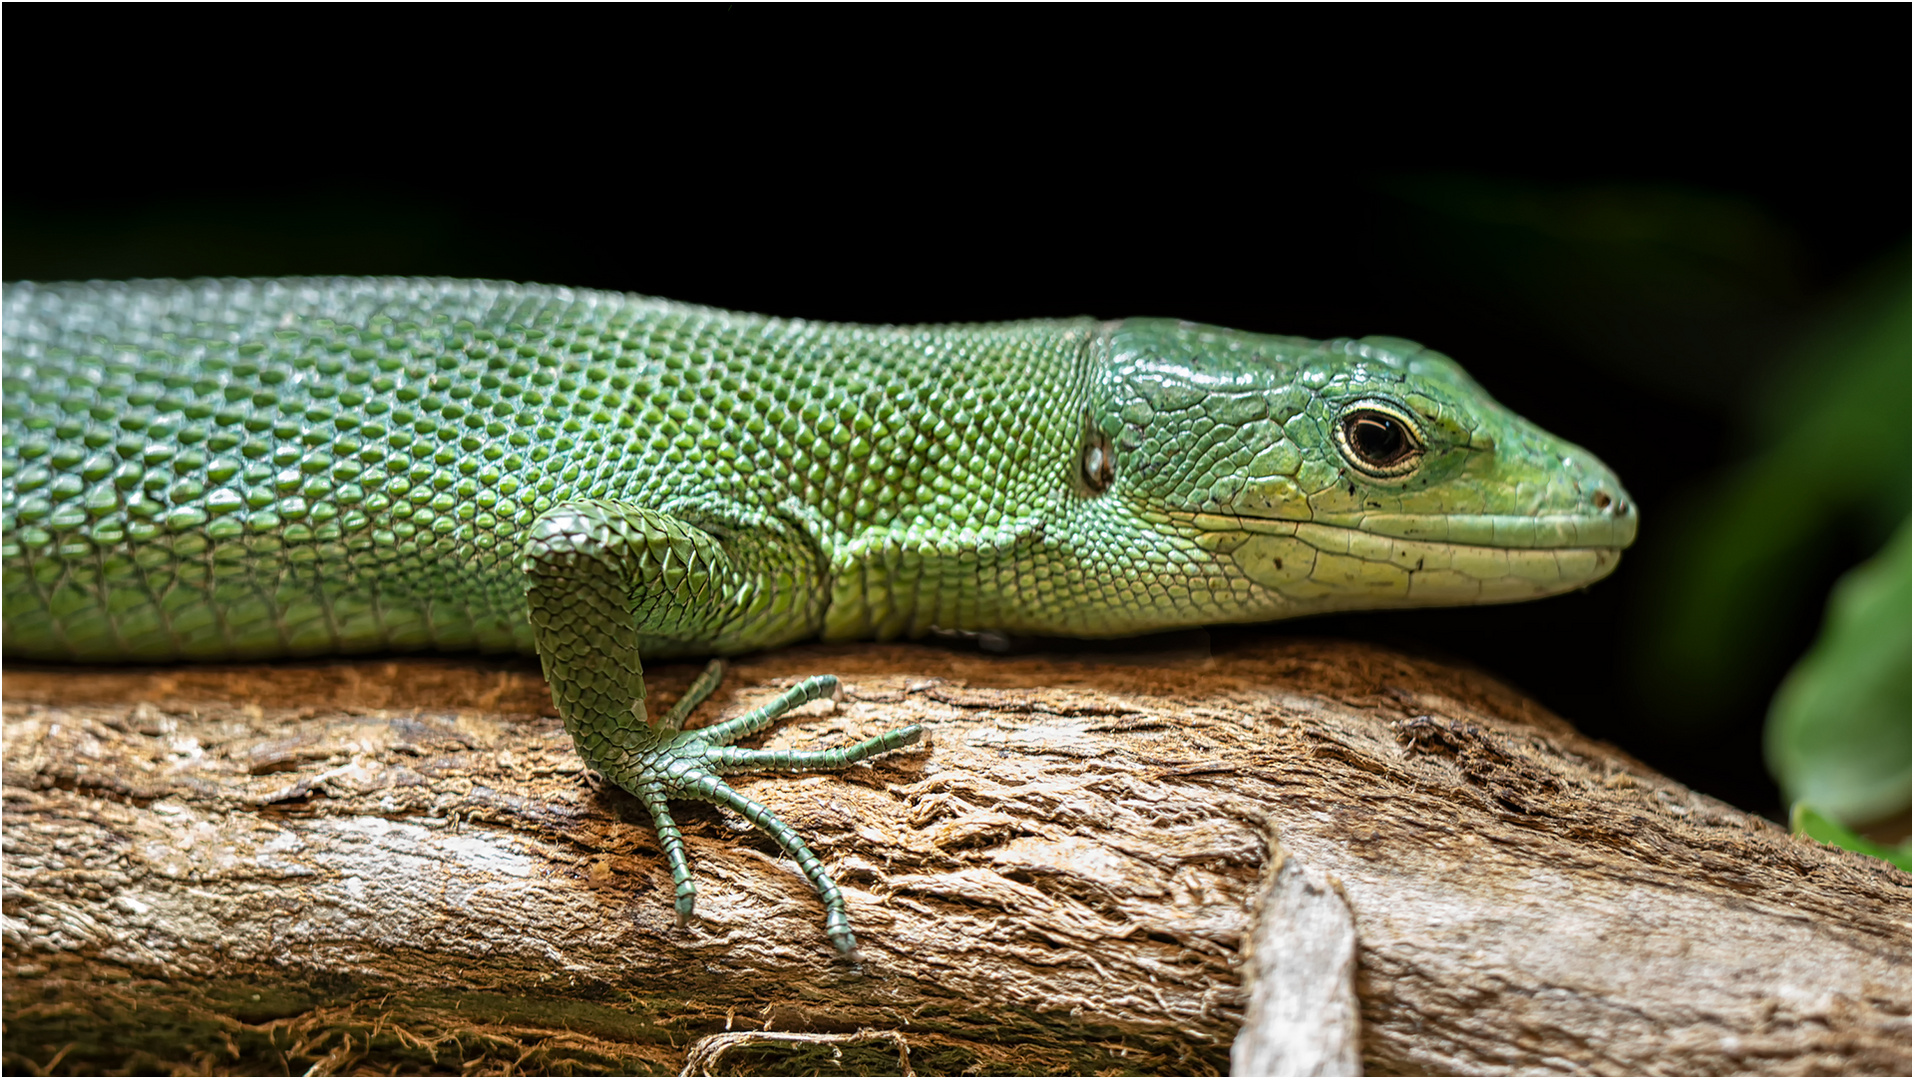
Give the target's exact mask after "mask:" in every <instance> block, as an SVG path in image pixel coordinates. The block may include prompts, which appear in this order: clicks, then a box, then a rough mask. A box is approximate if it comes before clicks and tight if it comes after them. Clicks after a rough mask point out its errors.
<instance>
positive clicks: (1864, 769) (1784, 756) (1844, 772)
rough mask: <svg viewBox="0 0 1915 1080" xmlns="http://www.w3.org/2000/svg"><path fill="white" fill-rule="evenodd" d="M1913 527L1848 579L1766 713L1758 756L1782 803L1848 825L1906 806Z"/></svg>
mask: <svg viewBox="0 0 1915 1080" xmlns="http://www.w3.org/2000/svg"><path fill="white" fill-rule="evenodd" d="M1909 558H1910V551H1909V525H1908V522H1906V521H1904V522H1903V523H1902V527H1901V529H1900V530H1898V531H1897V532H1896V534H1895V537H1894V538H1893V539H1892V540H1890V541H1889V543H1888V545H1887V546H1886V547H1884V548H1883V549H1882V550H1881V551H1880V552H1879V553H1877V554H1876V555H1875V557H1874V558H1871V559H1870V560H1868V561H1867V562H1865V563H1863V564H1862V565H1860V566H1858V567H1856V568H1855V569H1854V570H1851V571H1849V572H1848V574H1846V575H1844V576H1843V578H1842V580H1841V581H1839V582H1837V583H1836V586H1835V589H1834V591H1833V592H1832V593H1831V594H1830V596H1829V610H1828V618H1827V619H1826V620H1825V621H1824V622H1823V625H1822V634H1821V636H1820V637H1819V638H1817V639H1816V642H1815V645H1814V646H1813V647H1812V648H1810V649H1809V651H1808V654H1807V655H1805V656H1803V657H1802V659H1801V661H1800V662H1799V663H1797V664H1796V665H1795V668H1794V670H1792V671H1790V672H1789V675H1788V678H1787V679H1785V680H1783V683H1782V687H1781V689H1780V690H1778V691H1776V695H1775V701H1774V703H1773V704H1772V705H1771V706H1770V709H1769V723H1768V730H1767V731H1766V732H1765V734H1764V741H1763V750H1764V752H1765V754H1766V756H1767V757H1768V762H1769V771H1770V772H1771V773H1773V774H1774V776H1775V779H1776V782H1777V783H1778V784H1780V785H1781V786H1782V794H1783V797H1784V799H1786V800H1787V801H1788V802H1790V803H1796V804H1807V805H1810V806H1813V807H1815V808H1816V809H1817V810H1818V811H1819V812H1821V813H1822V814H1825V815H1827V816H1828V817H1830V818H1832V819H1834V820H1836V821H1839V822H1842V823H1844V824H1847V825H1862V824H1865V823H1867V822H1870V821H1875V820H1878V819H1881V818H1884V817H1887V816H1889V815H1890V814H1894V813H1898V812H1900V811H1902V810H1904V809H1906V808H1907V807H1908V804H1909V735H1910V704H1911V702H1910V691H1909V685H1910V684H1909V680H1910V678H1911V675H1912V674H1915V672H1911V667H1910V662H1909V655H1910V649H1911V647H1915V640H1911V633H1910V624H1909V616H1910V570H1909Z"/></svg>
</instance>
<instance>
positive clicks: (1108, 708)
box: [4, 637, 1910, 1075]
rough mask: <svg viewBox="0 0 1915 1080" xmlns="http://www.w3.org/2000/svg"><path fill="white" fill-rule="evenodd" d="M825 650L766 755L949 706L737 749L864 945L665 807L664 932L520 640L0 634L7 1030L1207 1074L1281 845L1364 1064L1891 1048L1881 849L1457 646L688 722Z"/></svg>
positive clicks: (1673, 1066) (1178, 665)
mask: <svg viewBox="0 0 1915 1080" xmlns="http://www.w3.org/2000/svg"><path fill="white" fill-rule="evenodd" d="M695 671H696V668H695V667H694V666H688V665H680V666H661V667H657V668H655V669H654V670H653V671H652V672H651V675H652V678H653V683H654V686H655V688H656V691H655V697H654V701H655V702H661V703H662V702H667V701H670V700H671V699H672V698H673V697H674V696H675V695H676V694H677V693H678V692H679V691H680V690H682V688H683V687H684V686H685V685H687V684H688V683H689V682H690V680H691V677H692V675H693V674H694V673H695ZM819 672H835V673H837V674H839V675H840V676H842V677H843V678H844V679H845V681H846V690H847V693H846V696H845V699H844V701H843V702H842V704H841V705H839V706H838V707H837V708H836V709H835V710H832V709H830V708H829V703H820V704H817V705H813V706H809V707H807V708H806V709H805V710H803V711H802V712H801V714H799V715H798V716H796V717H795V718H793V719H792V720H791V721H790V722H787V723H784V724H783V725H781V726H779V727H777V728H775V729H774V730H773V731H772V732H771V733H770V734H768V735H766V736H764V737H763V738H762V739H761V741H760V742H759V743H758V744H759V745H768V746H808V745H818V744H823V743H829V742H833V741H841V740H849V739H852V738H856V737H861V736H866V735H871V734H875V733H877V732H879V731H881V730H884V729H886V728H889V727H892V726H895V725H897V724H902V723H906V722H919V723H924V724H927V725H928V726H929V727H930V728H931V731H932V740H933V744H932V746H931V747H930V748H929V749H928V750H918V751H904V752H900V753H897V754H894V755H891V756H889V757H887V758H885V759H883V760H881V761H879V762H877V763H874V764H870V765H865V766H860V767H857V768H854V769H851V770H849V771H848V772H845V773H842V774H838V775H819V776H801V777H762V778H761V777H740V778H738V783H739V786H740V787H741V789H743V790H745V791H746V792H747V793H748V794H750V795H751V796H753V797H754V798H757V799H759V800H761V801H763V802H765V803H767V804H768V805H770V806H771V807H772V808H773V809H774V810H776V811H777V812H778V813H780V814H781V815H783V816H784V817H785V819H786V820H787V821H789V822H791V823H792V824H793V825H794V826H796V827H797V828H798V829H799V830H800V831H801V832H802V833H803V834H805V835H806V836H807V837H809V838H810V839H811V840H812V842H813V843H814V845H815V846H816V847H817V849H818V850H819V851H820V853H821V854H822V855H823V856H824V858H825V859H826V861H827V863H828V864H829V865H830V866H831V867H832V869H833V871H834V873H835V874H836V875H837V878H838V880H839V882H840V883H841V884H842V885H843V886H844V887H845V890H846V892H847V895H848V897H849V900H850V905H851V914H852V919H853V922H854V925H855V926H856V928H857V930H858V932H859V934H860V936H861V939H862V942H863V961H862V963H861V964H859V965H857V966H851V965H848V964H846V963H845V962H843V961H841V960H839V959H837V958H836V957H835V956H834V955H833V953H832V951H831V949H830V947H829V946H828V945H827V944H826V942H825V940H824V937H823V935H822V933H821V927H820V924H821V914H820V909H819V907H818V904H817V902H816V900H815V898H814V897H813V896H812V895H811V893H810V891H809V889H808V888H807V887H806V886H805V884H804V882H803V881H802V880H801V879H800V878H799V877H798V876H797V875H796V872H795V869H794V868H793V867H792V866H791V864H790V863H789V862H788V861H786V860H784V859H783V858H782V857H781V856H780V855H779V854H777V853H776V851H775V849H774V848H773V847H772V846H771V845H770V843H769V842H768V841H766V840H764V839H763V838H762V837H761V836H759V835H758V834H756V833H755V832H752V831H750V830H748V829H747V828H746V827H745V826H744V823H743V822H742V821H741V820H739V819H737V818H735V817H732V816H730V815H728V814H725V813H720V812H718V811H716V810H711V809H708V808H705V809H701V808H696V807H694V806H692V805H690V804H686V805H684V806H683V807H682V808H681V821H682V822H684V823H685V825H686V826H687V828H686V834H687V837H686V838H687V841H688V843H689V845H690V849H691V854H692V857H693V859H694V860H695V869H696V872H697V875H698V882H699V886H700V889H701V896H700V905H699V911H700V915H701V919H700V921H699V922H698V923H697V924H696V925H694V926H692V927H690V928H688V929H682V930H681V929H678V928H676V927H675V926H674V925H673V919H672V916H671V911H670V904H669V900H670V896H671V889H670V884H669V878H668V876H667V874H666V871H665V866H664V863H663V861H662V860H661V859H660V857H659V854H658V849H657V845H656V842H655V841H654V839H653V838H652V836H651V835H650V832H649V830H648V829H647V828H645V827H644V825H643V823H644V821H645V815H644V813H643V811H642V810H641V809H640V808H639V807H638V805H637V803H636V800H633V799H631V798H629V797H627V796H625V795H624V794H623V793H620V792H617V791H615V790H603V789H601V790H595V789H593V788H592V787H589V786H587V785H586V784H584V783H582V782H581V781H580V779H579V778H578V776H577V775H576V770H577V769H578V766H579V762H578V759H577V757H576V756H575V755H574V754H573V752H572V750H571V747H570V745H569V743H568V741H567V740H566V738H565V736H564V734H563V732H562V731H561V730H560V728H559V726H558V724H557V722H556V720H554V719H552V718H551V716H550V715H549V714H550V707H549V702H548V700H547V697H546V690H545V687H544V685H543V683H542V682H541V681H540V679H539V677H538V672H537V668H536V666H535V665H528V664H525V663H523V662H520V661H516V660H505V661H497V660H493V661H487V660H477V659H474V660H405V661H397V662H393V661H383V660H381V661H371V662H356V663H347V662H337V663H311V664H292V665H279V666H253V667H233V668H216V667H199V668H169V669H160V668H154V669H138V670H117V671H101V670H91V671H59V670H52V669H23V668H18V667H16V668H12V669H10V670H8V671H7V673H6V685H5V701H6V705H5V722H6V728H5V762H4V782H5V792H4V795H5V814H6V816H5V823H4V841H5V865H4V879H5V881H4V884H5V892H4V916H5V922H4V946H5V948H4V963H5V969H4V970H5V1024H6V1042H5V1049H4V1053H5V1066H6V1068H7V1070H8V1071H9V1072H27V1071H37V1070H42V1069H50V1070H51V1071H53V1072H69V1071H78V1072H95V1071H105V1070H111V1069H121V1070H125V1069H131V1070H134V1071H154V1070H165V1069H171V1068H184V1069H191V1070H196V1071H204V1072H212V1071H238V1072H255V1071H280V1070H290V1071H294V1072H303V1071H305V1070H307V1069H309V1068H314V1069H316V1070H317V1071H319V1072H334V1073H339V1072H353V1071H362V1070H373V1071H389V1070H394V1069H397V1070H400V1071H419V1070H437V1071H456V1070H464V1071H475V1072H476V1071H506V1070H511V1071H519V1072H541V1071H543V1072H552V1071H568V1070H569V1071H639V1072H647V1071H666V1072H676V1071H678V1070H679V1069H681V1068H683V1067H686V1065H687V1063H688V1061H689V1062H690V1064H692V1065H693V1066H696V1067H709V1068H714V1069H716V1070H718V1071H728V1070H742V1071H757V1072H781V1071H792V1072H814V1071H826V1072H860V1071H863V1072H897V1071H900V1070H901V1068H903V1067H909V1068H910V1069H911V1070H913V1071H915V1072H916V1073H918V1074H920V1075H925V1074H938V1073H957V1072H965V1071H970V1072H984V1073H1026V1072H1061V1073H1095V1072H1105V1071H1129V1072H1145V1073H1205V1072H1217V1071H1223V1070H1226V1069H1228V1067H1229V1055H1230V1047H1231V1042H1232V1039H1233V1038H1234V1037H1235V1036H1236V1034H1237V1031H1238V1028H1239V1025H1240V1024H1241V1023H1242V1021H1243V1015H1244V1006H1245V1002H1246V1000H1247V998H1246V993H1245V990H1244V988H1243V986H1242V985H1241V980H1242V970H1243V954H1244V951H1245V949H1246V942H1247V941H1249V940H1250V938H1251V931H1252V920H1253V917H1254V910H1253V909H1254V908H1255V907H1256V899H1257V897H1258V896H1259V892H1260V875H1261V874H1262V872H1263V867H1264V864H1265V861H1266V856H1267V854H1268V852H1270V851H1271V850H1272V849H1273V845H1276V844H1280V845H1281V847H1282V849H1283V850H1284V851H1285V852H1286V853H1287V854H1288V856H1289V857H1290V858H1292V859H1295V860H1298V861H1299V864H1300V865H1301V866H1304V867H1307V868H1309V869H1310V870H1311V871H1312V872H1313V873H1316V874H1321V875H1323V880H1325V881H1326V882H1331V883H1333V884H1334V886H1335V887H1336V888H1338V889H1340V891H1341V894H1342V896H1343V897H1344V898H1345V899H1346V900H1347V903H1348V905H1349V909H1350V911H1351V912H1352V913H1353V916H1354V926H1355V935H1356V941H1357V944H1358V953H1357V971H1356V990H1357V997H1358V1001H1359V1003H1360V1007H1361V1046H1362V1057H1363V1065H1364V1067H1365V1068H1366V1069H1367V1070H1369V1071H1371V1072H1417V1073H1507V1072H1539V1071H1540V1072H1618V1073H1644V1072H1649V1073H1789V1072H1848V1073H1880V1074H1885V1075H1905V1074H1907V1073H1908V1071H1909V1038H1910V1029H1909V996H1910V994H1909V991H1910V962H1909V961H1910V955H1909V915H1910V909H1909V877H1908V876H1907V875H1906V874H1902V873H1900V872H1899V871H1896V870H1894V869H1893V868H1890V867H1888V866H1886V865H1885V864H1882V863H1879V862H1875V861H1872V860H1869V859H1865V858H1862V857H1860V856H1856V855H1851V854H1847V853H1844V852H1841V851H1837V850H1835V849H1832V848H1827V847H1823V846H1820V845H1817V844H1815V843H1813V842H1809V841H1805V840H1797V839H1791V838H1790V837H1789V836H1787V835H1786V834H1785V833H1784V832H1782V831H1781V830H1779V829H1777V828H1775V827H1774V826H1772V825H1770V824H1768V823H1766V822H1763V821H1761V820H1760V819H1758V818H1755V817H1753V816H1750V815H1746V814H1743V813H1741V812H1738V811H1736V810H1734V809H1732V808H1730V807H1728V806H1725V805H1723V804H1721V803H1719V802H1716V801H1714V800H1711V799H1709V798H1706V797H1703V796H1700V795H1697V794H1695V793H1693V792H1690V791H1688V790H1687V789H1685V788H1683V787H1681V786H1679V785H1677V784H1675V783H1673V782H1671V781H1669V780H1667V779H1665V778H1662V777H1660V776H1657V775H1656V774H1654V773H1653V772H1651V771H1650V770H1649V769H1648V768H1646V767H1645V766H1643V765H1641V764H1639V763H1637V762H1635V761H1633V760H1631V759H1629V758H1628V757H1626V756H1624V755H1622V754H1620V753H1618V752H1617V751H1616V750H1614V749H1612V748H1610V747H1607V746H1604V745H1601V744H1598V743H1595V742H1592V741H1590V740H1588V739H1585V738H1583V737H1582V736H1580V735H1578V734H1577V733H1576V732H1575V731H1573V730H1572V729H1571V728H1570V727H1569V726H1568V725H1566V724H1565V723H1563V722H1562V721H1560V720H1558V719H1556V718H1555V717H1553V716H1550V715H1549V714H1547V713H1545V712H1544V711H1542V710H1541V709H1540V708H1539V707H1537V706H1535V705H1534V704H1533V703H1530V702H1528V701H1526V700H1525V699H1523V698H1522V697H1521V696H1519V695H1518V694H1516V693H1514V692H1513V691H1511V690H1509V689H1507V688H1505V687H1502V686H1500V685H1499V684H1497V683H1495V682H1493V681H1492V680H1490V679H1488V678H1486V677H1483V676H1481V675H1476V674H1472V673H1469V672H1463V671H1457V670H1453V669H1449V668H1446V667H1443V666H1441V665H1438V664H1434V663H1430V662H1425V661H1421V660H1412V659H1408V658H1405V657H1402V656H1399V655H1396V654H1392V653H1388V652H1384V651H1380V650H1377V649H1374V648H1370V647H1365V646H1357V645H1349V644H1340V643H1330V642H1321V641H1308V640H1299V639H1290V638H1282V637H1267V638H1259V637H1253V638H1248V639H1245V640H1244V641H1242V642H1241V643H1239V644H1236V645H1234V646H1232V647H1231V648H1229V649H1228V650H1226V651H1222V652H1220V653H1219V654H1218V655H1215V656H1207V655H1203V654H1202V653H1201V652H1196V653H1191V654H1186V655H1175V656H1169V655H1151V654H1129V655H1114V656H1113V655H1095V654H1089V653H1086V654H1082V655H1072V654H1040V655H1026V656H1015V657H990V656H981V655H975V654H969V653H959V652H953V651H948V650H941V649H937V648H932V647H919V646H854V647H845V648H827V647H811V648H804V649H795V650H789V651H785V652H781V653H776V654H770V655H766V656H761V657H755V658H751V659H749V660H747V661H746V662H744V663H741V664H739V665H738V666H737V667H736V668H735V669H734V672H733V675H732V677H731V679H730V680H729V682H728V684H727V685H726V687H725V688H724V689H723V690H721V691H720V692H719V694H718V695H717V696H716V698H715V699H714V701H713V702H712V703H709V704H707V705H706V706H705V707H703V708H702V709H701V710H700V712H699V714H698V716H699V718H700V719H701V720H703V719H709V718H716V717H718V716H720V715H731V714H734V713H736V712H738V711H741V710H743V709H745V708H747V707H749V706H750V705H752V704H753V703H756V702H759V701H762V700H764V699H765V698H766V697H768V696H769V695H770V694H772V693H773V692H775V690H776V689H777V688H778V687H781V686H783V685H787V684H789V683H790V682H791V681H793V680H794V679H796V678H798V677H801V676H805V675H810V674H814V673H819ZM1259 966H1260V967H1261V968H1263V969H1265V970H1271V966H1270V965H1269V964H1268V963H1267V962H1264V961H1260V963H1259ZM728 1030H729V1031H730V1033H731V1034H729V1035H726V1034H725V1033H726V1032H727V1031H728ZM758 1031H762V1032H764V1033H765V1034H764V1036H763V1037H760V1036H748V1035H747V1034H746V1033H748V1032H758ZM714 1036H717V1038H712V1037H714ZM773 1036H776V1038H773ZM701 1039H703V1040H706V1041H703V1042H700V1041H699V1040H701Z"/></svg>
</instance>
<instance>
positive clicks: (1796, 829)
mask: <svg viewBox="0 0 1915 1080" xmlns="http://www.w3.org/2000/svg"><path fill="white" fill-rule="evenodd" d="M1789 831H1790V832H1792V833H1795V834H1797V835H1799V836H1806V837H1808V838H1809V839H1811V840H1820V841H1821V842H1822V843H1824V844H1834V845H1835V846H1836V847H1839V848H1847V849H1848V850H1850V851H1856V852H1860V853H1861V854H1863V855H1872V856H1874V857H1875V858H1877V859H1881V860H1883V861H1884V862H1891V863H1894V864H1895V865H1896V866H1899V867H1901V868H1902V869H1903V870H1908V869H1910V865H1911V860H1910V853H1909V846H1908V842H1907V841H1903V842H1902V843H1901V845H1900V846H1898V847H1885V846H1883V845H1881V844H1877V843H1875V842H1874V841H1872V840H1867V839H1864V838H1863V837H1860V836H1857V835H1855V834H1854V833H1852V832H1850V831H1848V830H1847V829H1845V828H1843V827H1842V826H1841V825H1839V824H1837V823H1835V822H1834V821H1831V820H1830V819H1829V818H1827V817H1825V816H1824V815H1822V814H1818V813H1816V812H1815V810H1814V809H1813V808H1812V807H1810V806H1809V804H1807V803H1796V804H1795V808H1794V809H1792V810H1790V811H1789Z"/></svg>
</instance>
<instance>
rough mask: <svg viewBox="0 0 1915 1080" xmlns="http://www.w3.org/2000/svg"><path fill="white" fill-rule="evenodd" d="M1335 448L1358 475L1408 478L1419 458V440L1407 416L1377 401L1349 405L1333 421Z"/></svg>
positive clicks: (1421, 448) (1420, 457)
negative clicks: (1334, 426)
mask: <svg viewBox="0 0 1915 1080" xmlns="http://www.w3.org/2000/svg"><path fill="white" fill-rule="evenodd" d="M1336 441H1337V449H1338V450H1339V451H1341V452H1342V453H1343V457H1344V460H1346V461H1348V462H1349V463H1350V464H1351V465H1352V466H1354V467H1355V468H1356V470H1357V471H1358V472H1361V473H1364V474H1366V475H1368V476H1374V477H1379V478H1394V477H1399V476H1408V475H1409V474H1410V473H1413V472H1415V471H1416V467H1417V465H1418V464H1419V463H1420V462H1421V461H1422V458H1423V440H1422V439H1421V438H1420V437H1419V436H1418V435H1417V430H1416V425H1415V424H1413V423H1411V422H1410V420H1409V418H1408V417H1405V416H1404V415H1403V414H1401V413H1399V412H1397V411H1396V410H1395V409H1390V408H1387V407H1385V406H1383V405H1381V404H1379V403H1377V402H1371V401H1366V402H1361V403H1359V404H1357V405H1354V406H1351V407H1350V408H1349V409H1348V410H1346V411H1345V412H1344V414H1343V416H1342V417H1341V418H1340V419H1339V420H1338V421H1337V426H1336Z"/></svg>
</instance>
